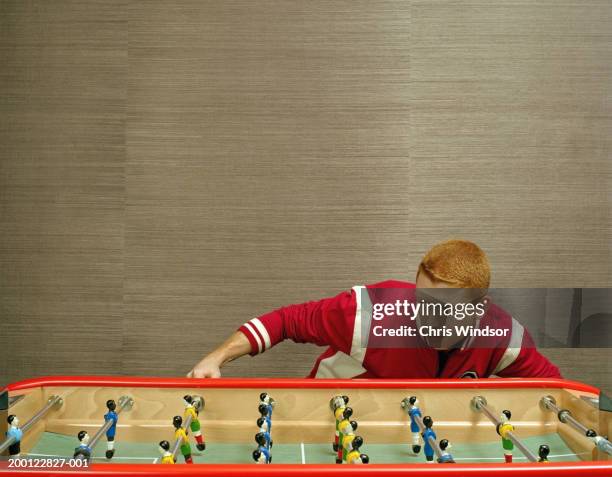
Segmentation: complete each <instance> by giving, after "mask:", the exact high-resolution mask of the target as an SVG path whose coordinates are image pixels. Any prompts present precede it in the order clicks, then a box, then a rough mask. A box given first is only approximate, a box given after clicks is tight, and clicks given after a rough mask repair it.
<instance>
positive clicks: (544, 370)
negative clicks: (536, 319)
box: [494, 330, 562, 378]
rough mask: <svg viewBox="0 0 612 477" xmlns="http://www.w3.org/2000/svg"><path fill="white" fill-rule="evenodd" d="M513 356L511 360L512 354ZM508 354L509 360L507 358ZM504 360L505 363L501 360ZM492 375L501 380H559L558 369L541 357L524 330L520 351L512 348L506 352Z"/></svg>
mask: <svg viewBox="0 0 612 477" xmlns="http://www.w3.org/2000/svg"><path fill="white" fill-rule="evenodd" d="M513 352H514V354H515V356H516V357H514V359H512V353H513ZM509 353H510V357H511V359H510V360H508V359H507V356H508V354H509ZM504 359H506V362H507V364H506V363H503V360H504ZM498 368H501V369H496V371H495V372H494V374H495V375H496V376H499V377H501V378H561V377H562V376H561V373H560V372H559V368H557V367H556V366H555V365H554V364H552V363H551V362H550V361H549V360H548V358H546V357H545V356H542V354H540V352H539V351H538V350H537V348H536V345H535V343H534V342H533V339H532V338H531V335H530V334H529V332H528V331H527V330H524V335H523V339H522V342H521V347H520V350H518V349H515V350H513V349H512V348H510V349H508V350H506V353H504V357H502V360H500V364H498Z"/></svg>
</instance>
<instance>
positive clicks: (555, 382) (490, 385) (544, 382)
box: [7, 376, 600, 394]
mask: <svg viewBox="0 0 612 477" xmlns="http://www.w3.org/2000/svg"><path fill="white" fill-rule="evenodd" d="M40 386H109V387H124V386H130V387H160V388H259V387H266V388H272V389H274V388H277V389H286V388H314V389H330V388H347V387H348V388H366V389H376V388H391V389H398V388H406V387H411V388H428V389H452V388H458V389H470V388H482V389H505V388H555V389H571V390H573V391H581V392H587V393H592V394H599V392H600V391H599V389H598V388H596V387H594V386H590V385H588V384H584V383H580V382H578V381H569V380H566V379H553V378H489V379H308V378H218V379H190V378H168V377H144V376H44V377H39V378H32V379H26V380H24V381H18V382H16V383H12V384H9V385H8V386H7V388H8V389H9V391H20V390H24V389H31V388H36V387H40Z"/></svg>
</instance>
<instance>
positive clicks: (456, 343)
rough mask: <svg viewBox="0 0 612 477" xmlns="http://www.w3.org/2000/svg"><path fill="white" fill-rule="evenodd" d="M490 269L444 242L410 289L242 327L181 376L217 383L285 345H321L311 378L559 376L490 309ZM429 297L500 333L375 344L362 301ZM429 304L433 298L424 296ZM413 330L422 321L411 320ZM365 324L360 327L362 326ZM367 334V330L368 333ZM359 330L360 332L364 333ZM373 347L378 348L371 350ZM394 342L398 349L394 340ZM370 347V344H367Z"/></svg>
mask: <svg viewBox="0 0 612 477" xmlns="http://www.w3.org/2000/svg"><path fill="white" fill-rule="evenodd" d="M490 275H491V274H490V267H489V262H488V259H487V257H486V255H485V253H484V252H483V251H482V250H481V249H480V248H479V247H478V246H477V245H476V244H474V243H472V242H468V241H465V240H449V241H447V242H443V243H440V244H437V245H435V246H434V247H433V248H432V249H431V250H429V252H427V254H426V255H425V257H423V260H422V261H421V263H420V265H419V267H418V270H417V275H416V283H415V284H413V283H407V282H401V281H396V280H389V281H385V282H382V283H378V284H375V285H367V286H359V287H353V289H352V290H351V291H349V292H344V293H341V294H339V295H337V296H335V297H333V298H326V299H323V300H319V301H313V302H308V303H303V304H299V305H291V306H288V307H284V308H279V309H278V310H275V311H272V312H271V313H267V314H265V315H262V316H260V317H258V318H253V319H252V320H250V321H248V322H246V323H245V324H243V325H242V326H241V327H240V328H239V329H238V331H237V332H235V333H234V334H233V335H232V336H230V337H229V339H228V340H227V341H225V342H224V343H223V344H222V345H221V346H219V347H218V348H217V349H215V350H214V351H213V352H211V353H210V354H208V355H207V356H205V357H204V358H203V359H202V361H200V362H199V363H198V364H196V366H195V367H194V368H193V369H192V370H191V371H190V372H189V373H188V375H187V376H188V377H193V378H205V377H212V378H215V377H220V376H221V371H220V368H221V367H222V366H223V365H224V364H225V363H227V362H229V361H232V360H234V359H236V358H238V357H240V356H243V355H245V354H250V355H252V356H255V355H257V354H260V353H263V352H265V351H266V350H268V349H269V348H271V347H272V346H275V345H276V344H278V343H280V342H281V341H283V340H285V339H291V340H293V341H295V342H298V343H313V344H316V345H319V346H327V347H328V348H327V350H326V351H325V352H324V353H323V354H322V355H321V356H319V358H318V359H317V361H316V363H315V365H314V367H313V369H312V371H311V372H310V374H309V377H311V378H357V377H359V378H415V379H418V378H485V377H489V376H491V375H496V376H500V377H550V378H560V377H561V376H560V374H559V370H558V369H557V367H555V366H554V365H553V364H551V363H550V362H549V361H548V360H547V359H546V358H545V357H544V356H542V355H541V354H540V353H539V352H538V351H537V350H536V348H535V345H534V343H533V340H532V339H531V336H530V335H529V333H528V332H527V330H525V329H524V328H523V326H522V325H521V324H520V323H519V322H518V321H516V320H515V319H514V318H512V317H511V316H510V315H509V314H508V313H506V312H505V311H504V310H502V309H501V308H499V307H498V306H496V305H494V304H493V303H491V301H490V299H489V298H488V297H487V295H486V292H487V290H488V288H489V283H490ZM398 290H399V291H400V292H404V293H406V292H408V293H413V294H414V295H415V296H418V295H419V293H421V295H422V296H425V297H430V295H432V294H435V293H438V292H440V293H444V292H449V293H454V292H459V293H462V294H463V296H464V297H465V300H466V301H469V302H470V303H471V305H472V306H475V307H481V309H484V310H486V313H485V314H484V316H482V317H480V318H479V319H478V320H476V319H473V320H471V321H470V320H469V319H468V320H465V321H463V323H465V324H468V325H471V326H474V327H476V328H481V327H487V328H493V329H498V330H502V331H503V332H504V336H500V337H496V338H493V339H492V338H476V339H474V338H470V339H463V338H460V337H459V336H453V337H450V338H444V339H439V340H435V339H428V338H426V337H420V338H412V339H411V340H409V339H406V340H405V341H403V343H405V345H401V346H396V345H393V346H392V347H385V346H380V343H381V339H372V340H368V339H365V338H367V337H364V336H362V335H363V334H364V333H370V334H369V337H370V338H374V337H373V336H372V329H373V328H374V327H373V326H371V323H369V322H368V321H364V320H371V316H370V314H368V312H367V311H366V309H365V308H366V307H365V303H366V302H368V300H373V299H374V298H373V297H375V296H376V295H377V294H378V295H380V294H381V293H382V294H383V295H384V293H385V292H390V294H391V295H392V294H393V293H394V292H396V291H398ZM431 299H432V300H434V301H435V298H431ZM416 318H417V319H416V321H413V322H412V323H413V324H414V323H415V322H416V323H419V322H423V320H422V319H421V320H419V319H418V317H416ZM364 323H365V326H364ZM368 329H369V331H368ZM364 330H365V331H364ZM372 343H375V344H377V345H376V346H372ZM393 343H398V341H397V338H395V341H393ZM368 345H370V346H368Z"/></svg>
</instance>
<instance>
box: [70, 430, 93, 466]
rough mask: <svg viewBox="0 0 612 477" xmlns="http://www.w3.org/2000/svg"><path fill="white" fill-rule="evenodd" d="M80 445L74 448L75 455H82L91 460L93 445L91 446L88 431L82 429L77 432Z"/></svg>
mask: <svg viewBox="0 0 612 477" xmlns="http://www.w3.org/2000/svg"><path fill="white" fill-rule="evenodd" d="M77 439H78V440H79V446H78V447H76V448H75V449H74V455H73V457H74V458H75V459H76V458H77V457H81V458H82V459H85V460H87V461H89V460H90V459H91V447H89V434H87V432H86V431H81V432H79V433H78V434H77Z"/></svg>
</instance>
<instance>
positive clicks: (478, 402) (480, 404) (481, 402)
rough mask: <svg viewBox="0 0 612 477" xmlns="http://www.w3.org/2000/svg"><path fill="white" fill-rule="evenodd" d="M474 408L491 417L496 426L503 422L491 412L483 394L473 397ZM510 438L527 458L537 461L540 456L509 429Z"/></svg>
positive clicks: (507, 434)
mask: <svg viewBox="0 0 612 477" xmlns="http://www.w3.org/2000/svg"><path fill="white" fill-rule="evenodd" d="M472 409H473V410H474V411H476V412H482V413H483V414H484V415H485V416H487V417H488V418H489V420H490V421H491V422H492V423H493V424H494V425H495V428H497V426H499V425H500V424H502V422H501V421H500V420H499V419H497V417H495V415H494V414H493V413H492V412H491V410H490V409H489V408H488V407H487V400H486V399H485V398H483V397H482V396H476V397H474V398H473V399H472ZM506 436H508V439H510V440H511V441H512V443H513V444H514V445H515V446H516V447H517V448H518V449H519V450H520V451H521V452H522V453H523V454H524V455H525V457H527V460H529V461H531V462H537V461H538V458H537V457H536V456H535V454H534V453H533V452H531V451H530V450H529V449H528V448H527V447H526V446H525V444H523V443H522V442H521V441H520V440H519V438H518V437H516V436H515V435H514V433H513V432H512V431H508V432H507V433H506Z"/></svg>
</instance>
